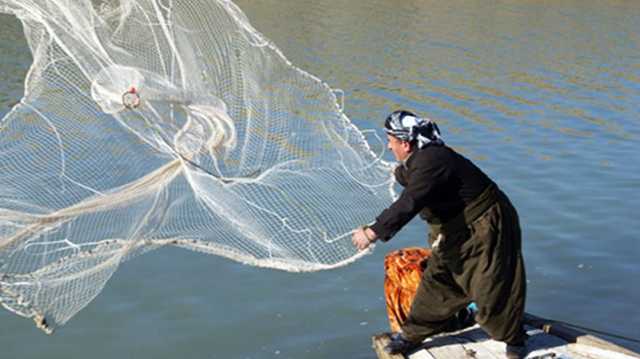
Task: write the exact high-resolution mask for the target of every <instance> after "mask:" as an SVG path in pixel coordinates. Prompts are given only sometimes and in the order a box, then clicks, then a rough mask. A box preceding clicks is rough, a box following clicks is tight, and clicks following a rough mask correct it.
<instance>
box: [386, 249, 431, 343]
mask: <svg viewBox="0 0 640 359" xmlns="http://www.w3.org/2000/svg"><path fill="white" fill-rule="evenodd" d="M430 256H431V250H430V249H425V248H420V247H410V248H403V249H399V250H397V251H393V252H391V253H389V254H387V256H386V257H385V258H384V296H385V300H386V302H387V315H388V316H389V324H390V325H391V330H392V331H394V332H397V331H400V325H401V324H402V323H403V322H404V321H405V320H406V319H407V316H408V315H409V310H410V309H411V302H413V297H414V296H415V294H416V290H417V289H418V284H419V283H420V278H422V272H423V262H424V261H426V260H427V259H428V258H429V257H430Z"/></svg>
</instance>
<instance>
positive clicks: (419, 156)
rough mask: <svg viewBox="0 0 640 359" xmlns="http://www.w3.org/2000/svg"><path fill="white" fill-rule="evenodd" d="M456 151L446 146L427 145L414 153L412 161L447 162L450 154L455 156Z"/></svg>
mask: <svg viewBox="0 0 640 359" xmlns="http://www.w3.org/2000/svg"><path fill="white" fill-rule="evenodd" d="M455 154H456V152H455V151H454V150H453V149H451V148H450V147H448V146H444V145H443V146H427V147H425V148H423V149H420V150H418V151H416V153H414V155H413V157H414V161H413V162H416V163H419V162H423V161H429V162H432V163H433V162H434V161H435V162H436V163H437V162H447V159H449V158H451V156H455Z"/></svg>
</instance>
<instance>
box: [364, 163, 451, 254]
mask: <svg viewBox="0 0 640 359" xmlns="http://www.w3.org/2000/svg"><path fill="white" fill-rule="evenodd" d="M447 178H448V170H447V166H445V165H444V164H443V163H440V161H437V160H436V159H435V158H434V159H431V158H429V159H428V160H425V161H422V162H421V163H419V164H415V168H412V169H411V170H410V171H409V173H408V176H407V180H408V182H407V186H406V187H405V189H404V190H403V191H402V193H401V194H400V197H399V198H398V199H397V200H396V201H395V202H393V203H392V204H391V206H389V208H387V209H385V210H384V211H382V213H380V215H379V216H378V217H377V218H376V222H375V223H374V224H373V225H372V226H371V227H370V229H371V230H372V231H373V232H374V234H375V237H376V239H378V238H379V239H381V240H383V241H385V242H386V241H388V240H389V239H391V238H392V237H393V236H394V235H395V234H396V232H398V231H399V230H400V229H401V228H402V227H403V226H404V225H405V224H407V223H408V222H409V221H410V220H411V219H412V218H413V217H415V216H416V214H418V212H420V210H422V209H423V208H424V207H425V206H426V205H427V203H429V200H430V199H431V198H432V197H433V194H434V192H435V191H436V190H437V188H438V185H439V184H441V183H444V182H445V181H446V180H447Z"/></svg>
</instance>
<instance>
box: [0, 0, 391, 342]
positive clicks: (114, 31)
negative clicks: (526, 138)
mask: <svg viewBox="0 0 640 359" xmlns="http://www.w3.org/2000/svg"><path fill="white" fill-rule="evenodd" d="M0 12H5V13H9V14H13V15H15V16H17V17H18V18H19V19H20V20H21V21H22V23H23V26H24V31H25V36H26V38H27V40H28V43H29V46H30V49H31V51H32V53H33V64H32V66H31V69H30V71H29V73H28V75H27V79H26V81H25V94H24V97H23V99H22V100H21V101H20V103H18V104H17V105H16V106H14V108H13V109H12V110H11V111H10V112H9V113H8V114H7V115H6V116H5V117H4V118H3V119H2V122H1V123H0V302H1V303H2V304H3V305H4V306H5V307H6V308H7V309H9V310H11V311H13V312H15V313H17V314H19V315H22V316H26V317H32V318H34V320H35V321H36V323H37V324H38V325H39V326H40V327H41V328H42V329H44V330H45V331H47V332H51V331H52V330H53V328H55V327H56V326H59V325H62V324H64V323H65V322H66V321H67V320H69V318H71V317H72V316H73V315H74V314H75V313H77V312H78V311H79V310H80V309H82V308H83V307H84V306H86V305H87V304H88V303H89V302H90V301H91V300H92V299H93V298H94V297H95V296H96V295H97V294H98V293H99V292H100V291H101V289H102V288H103V286H104V284H105V283H106V281H107V280H108V279H109V278H110V277H111V275H112V274H113V272H114V271H115V270H116V269H117V268H118V266H119V264H120V263H121V262H122V261H123V260H126V259H129V258H131V257H133V256H135V255H138V254H141V253H143V252H145V251H148V250H150V249H155V248H159V247H161V246H164V245H174V246H179V247H183V248H187V249H191V250H196V251H200V252H205V253H211V254H216V255H221V256H225V257H228V258H232V259H234V260H237V261H240V262H243V263H248V264H252V265H256V266H263V267H271V268H278V269H284V270H290V271H314V270H321V269H329V268H334V267H337V266H341V265H344V264H347V263H349V262H352V261H354V260H355V259H356V258H357V257H359V256H360V255H362V253H358V252H357V250H356V249H355V248H354V247H353V246H352V244H351V241H350V233H351V230H352V229H353V228H354V227H356V226H357V225H360V224H364V223H367V222H370V221H371V220H372V219H373V218H374V216H375V215H376V214H377V213H378V212H379V211H380V210H381V209H383V208H384V207H385V206H386V205H388V204H389V203H390V200H391V196H392V189H391V187H390V183H391V182H390V167H389V164H388V163H385V162H384V161H381V160H380V158H379V156H376V154H375V153H374V152H373V151H371V150H370V148H369V146H368V144H367V142H366V140H365V138H364V136H363V134H362V132H360V131H359V130H358V129H357V128H356V127H355V126H353V125H352V124H351V123H350V121H349V120H348V119H347V118H346V116H345V115H344V114H343V113H342V111H341V109H340V108H339V107H338V105H337V103H336V97H335V96H334V94H333V92H332V90H331V89H330V88H329V87H328V86H327V85H326V84H324V83H322V82H321V81H320V80H319V79H317V78H315V77H313V76H311V75H309V74H308V73H305V72H304V71H302V70H300V69H298V68H296V67H294V66H293V65H292V64H291V63H290V62H289V61H287V60H286V59H285V58H284V56H283V55H282V54H281V53H280V52H279V51H278V49H277V48H276V47H275V46H273V45H272V44H271V43H270V42H269V41H268V40H266V39H265V38H264V37H263V36H262V35H261V34H260V33H258V32H257V31H256V30H255V29H253V28H252V27H251V25H250V24H249V22H248V21H247V19H246V18H245V16H244V15H243V13H242V12H241V11H240V10H239V9H238V8H237V7H236V6H235V5H234V4H233V3H231V2H229V1H224V0H217V1H215V0H189V1H187V0H180V1H169V0H166V1H161V0H120V1H116V0H112V1H97V0H73V1H69V0H0Z"/></svg>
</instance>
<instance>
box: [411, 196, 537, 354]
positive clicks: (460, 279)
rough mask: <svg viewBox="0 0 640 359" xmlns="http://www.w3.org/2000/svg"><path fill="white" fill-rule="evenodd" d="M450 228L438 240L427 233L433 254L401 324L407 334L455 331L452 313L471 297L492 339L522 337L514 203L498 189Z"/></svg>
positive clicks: (521, 273)
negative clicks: (489, 201)
mask: <svg viewBox="0 0 640 359" xmlns="http://www.w3.org/2000/svg"><path fill="white" fill-rule="evenodd" d="M498 192H499V191H498ZM454 232H455V233H441V236H440V240H439V241H437V237H438V234H437V233H433V232H432V233H431V235H430V242H432V250H433V253H432V257H431V258H430V259H429V261H428V263H427V268H426V269H425V271H424V273H423V276H422V279H421V282H420V285H419V287H418V290H417V292H416V296H415V298H414V300H413V304H412V306H411V311H410V313H409V317H408V318H407V320H406V322H405V323H404V325H403V326H402V331H403V333H404V335H405V337H406V338H407V339H409V340H410V341H422V340H423V339H425V338H426V337H429V336H432V335H435V334H438V333H441V332H447V331H451V330H455V329H456V323H455V322H456V320H455V319H454V318H455V317H454V315H455V314H456V313H457V312H458V311H460V310H461V309H463V308H464V307H465V306H467V305H468V304H469V302H471V301H473V302H475V303H476V305H477V307H478V312H477V313H476V318H475V319H476V322H477V323H478V324H480V326H481V327H482V328H483V329H484V330H485V331H486V332H487V333H488V334H489V336H491V338H493V339H495V340H499V341H504V342H506V343H508V344H518V343H520V342H522V341H523V340H524V338H526V336H525V332H524V329H523V323H522V320H523V319H522V318H523V314H524V305H525V296H526V278H525V270H524V261H523V258H522V250H521V246H522V245H521V242H522V240H521V232H520V224H519V220H518V214H517V212H516V210H515V208H514V207H513V206H512V204H511V202H510V201H509V199H508V198H507V197H506V196H505V195H504V194H503V193H502V192H499V194H498V195H497V201H496V202H494V204H493V205H491V206H490V207H489V208H488V209H487V210H486V211H484V213H482V214H481V215H480V216H479V217H478V218H476V219H474V220H473V221H472V222H471V223H470V224H468V225H464V226H462V229H459V230H456V231H454ZM433 242H439V243H437V244H436V243H433ZM434 246H435V248H434Z"/></svg>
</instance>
